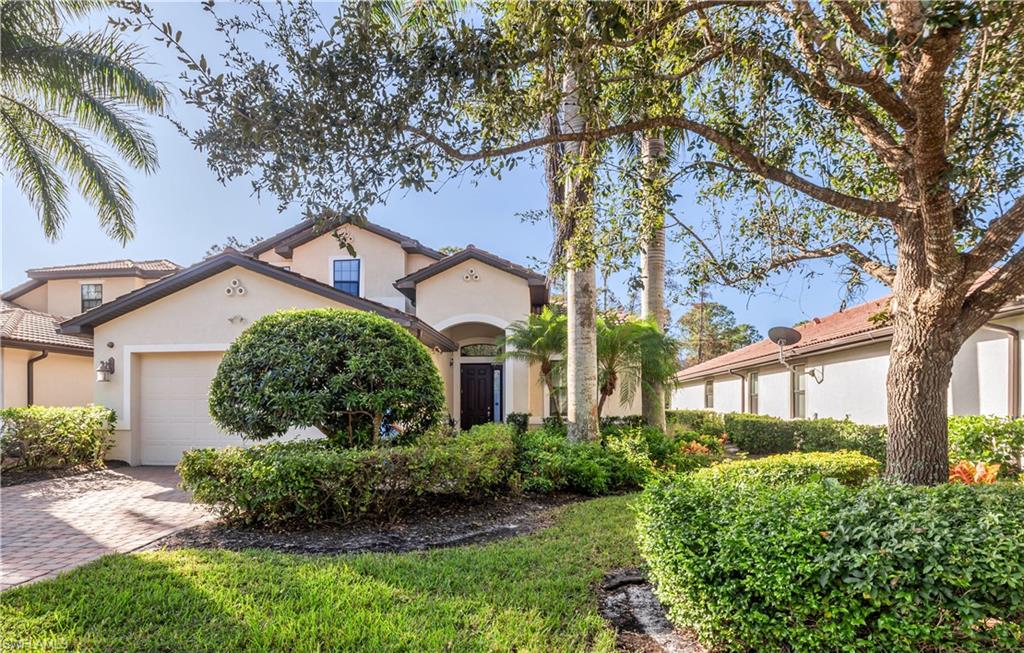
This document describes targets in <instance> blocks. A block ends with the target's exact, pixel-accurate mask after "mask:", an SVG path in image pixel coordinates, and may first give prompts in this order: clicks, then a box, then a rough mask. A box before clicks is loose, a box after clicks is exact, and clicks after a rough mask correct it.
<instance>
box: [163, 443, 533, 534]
mask: <svg viewBox="0 0 1024 653" xmlns="http://www.w3.org/2000/svg"><path fill="white" fill-rule="evenodd" d="M514 458H515V445H514V431H513V428H512V427H510V426H508V425H505V424H486V425H481V426H475V427H473V428H472V429H471V430H470V431H468V432H466V433H462V434H460V435H458V436H455V437H447V438H444V437H439V436H435V437H428V436H424V437H423V438H421V439H420V440H419V441H418V442H417V443H416V444H415V445H407V446H393V447H377V448H373V449H341V448H338V447H336V446H334V445H332V444H331V443H330V442H329V441H327V440H324V439H321V440H304V441H293V442H285V443H272V444H267V445H261V446H256V447H252V448H249V449H243V448H240V447H230V448H226V449H196V450H193V451H189V452H186V453H185V455H184V457H183V458H182V460H181V462H180V463H179V464H178V471H179V472H180V474H181V481H182V487H184V488H185V489H186V490H188V491H189V492H191V493H192V496H193V498H194V499H195V500H196V501H199V502H201V503H205V504H209V505H211V506H213V507H214V508H215V509H216V510H217V512H218V513H219V514H220V515H221V516H223V517H224V518H226V519H228V520H229V521H232V522H238V523H243V524H250V525H263V526H282V525H292V524H294V525H305V526H309V525H315V524H320V523H325V522H331V523H344V522H348V521H352V520H354V519H356V518H358V517H361V516H364V515H374V516H378V517H385V518H389V517H394V516H396V515H398V514H400V513H401V512H402V511H404V510H406V509H408V508H409V507H410V506H412V505H413V504H415V503H416V502H417V501H419V500H421V499H423V498H426V497H431V496H432V497H453V498H455V497H473V496H479V495H483V494H486V493H489V492H492V491H494V490H496V489H498V488H499V487H501V486H504V485H505V484H506V483H507V481H508V477H509V474H510V473H511V471H512V468H513V466H514Z"/></svg>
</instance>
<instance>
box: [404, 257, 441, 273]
mask: <svg viewBox="0 0 1024 653" xmlns="http://www.w3.org/2000/svg"><path fill="white" fill-rule="evenodd" d="M434 262H435V260H434V259H432V258H430V257H429V256H424V255H423V254H407V255H406V257H405V273H406V274H412V273H413V272H415V271H416V270H422V269H423V268H425V267H427V266H428V265H430V264H431V263H434Z"/></svg>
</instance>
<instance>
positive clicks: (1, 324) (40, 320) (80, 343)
mask: <svg viewBox="0 0 1024 653" xmlns="http://www.w3.org/2000/svg"><path fill="white" fill-rule="evenodd" d="M63 320H64V318H63V317H61V316H59V315H50V314H49V313H41V312H39V311H30V310H28V309H27V308H21V307H20V306H15V305H14V304H11V303H9V302H4V303H3V307H2V308H0V341H2V343H3V344H4V345H35V346H38V347H40V348H43V349H46V348H51V347H52V348H55V349H67V350H81V351H82V352H86V353H91V352H92V338H90V337H89V336H83V335H68V334H64V333H58V332H57V326H58V325H59V324H60V323H61V322H62V321H63Z"/></svg>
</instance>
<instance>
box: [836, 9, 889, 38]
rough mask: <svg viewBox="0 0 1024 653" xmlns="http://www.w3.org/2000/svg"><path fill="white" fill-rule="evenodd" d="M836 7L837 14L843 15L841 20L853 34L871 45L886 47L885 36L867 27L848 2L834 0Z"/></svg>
mask: <svg viewBox="0 0 1024 653" xmlns="http://www.w3.org/2000/svg"><path fill="white" fill-rule="evenodd" d="M835 4H836V7H838V9H839V12H840V13H841V14H843V18H845V19H846V22H847V23H848V24H849V25H850V29H851V30H853V33H854V34H856V35H857V36H859V37H861V38H862V39H864V40H865V41H867V42H868V43H870V44H871V45H877V46H885V45H887V43H886V40H885V34H882V33H880V32H876V31H874V30H872V29H871V28H870V27H868V25H867V23H865V22H864V19H863V18H861V15H860V12H858V11H857V8H856V7H854V6H853V4H852V3H851V2H850V1H849V0H835Z"/></svg>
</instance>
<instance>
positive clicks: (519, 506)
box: [146, 494, 586, 554]
mask: <svg viewBox="0 0 1024 653" xmlns="http://www.w3.org/2000/svg"><path fill="white" fill-rule="evenodd" d="M584 499H586V497H582V496H579V495H573V494H558V495H551V496H522V495H521V496H506V497H498V498H495V499H492V500H488V501H482V502H477V503H468V502H464V501H461V502H449V503H433V504H427V505H423V506H421V507H420V508H419V509H417V510H415V511H414V512H412V513H409V514H407V515H405V516H404V517H402V518H401V520H399V521H396V522H389V523H380V522H375V521H370V520H364V521H360V522H356V523H353V524H348V525H345V526H338V527H329V528H319V529H315V530H305V531H286V532H276V531H269V530H265V529H258V528H245V527H239V526H231V525H228V524H225V523H223V522H211V523H207V524H202V525H200V526H194V527H192V528H188V529H185V530H181V531H178V532H176V533H174V534H172V535H168V536H167V537H165V538H162V539H160V540H157V541H156V542H154V543H152V544H151V545H149V546H147V547H146V548H147V549H183V548H199V549H228V550H231V551H241V550H244V549H269V550H272V551H279V552H282V553H305V554H339V553H361V552H367V551H376V552H389V553H404V552H407V551H423V550H426V549H436V548H443V547H451V546H463V545H467V544H478V543H481V542H490V541H493V540H499V539H503V538H506V537H513V536H515V535H523V534H525V533H531V532H533V531H535V530H538V529H541V528H544V527H546V526H549V525H550V524H551V522H552V521H553V520H554V517H555V515H554V512H553V510H552V509H553V508H557V507H560V506H564V505H567V504H570V503H574V502H576V501H582V500H584Z"/></svg>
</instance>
